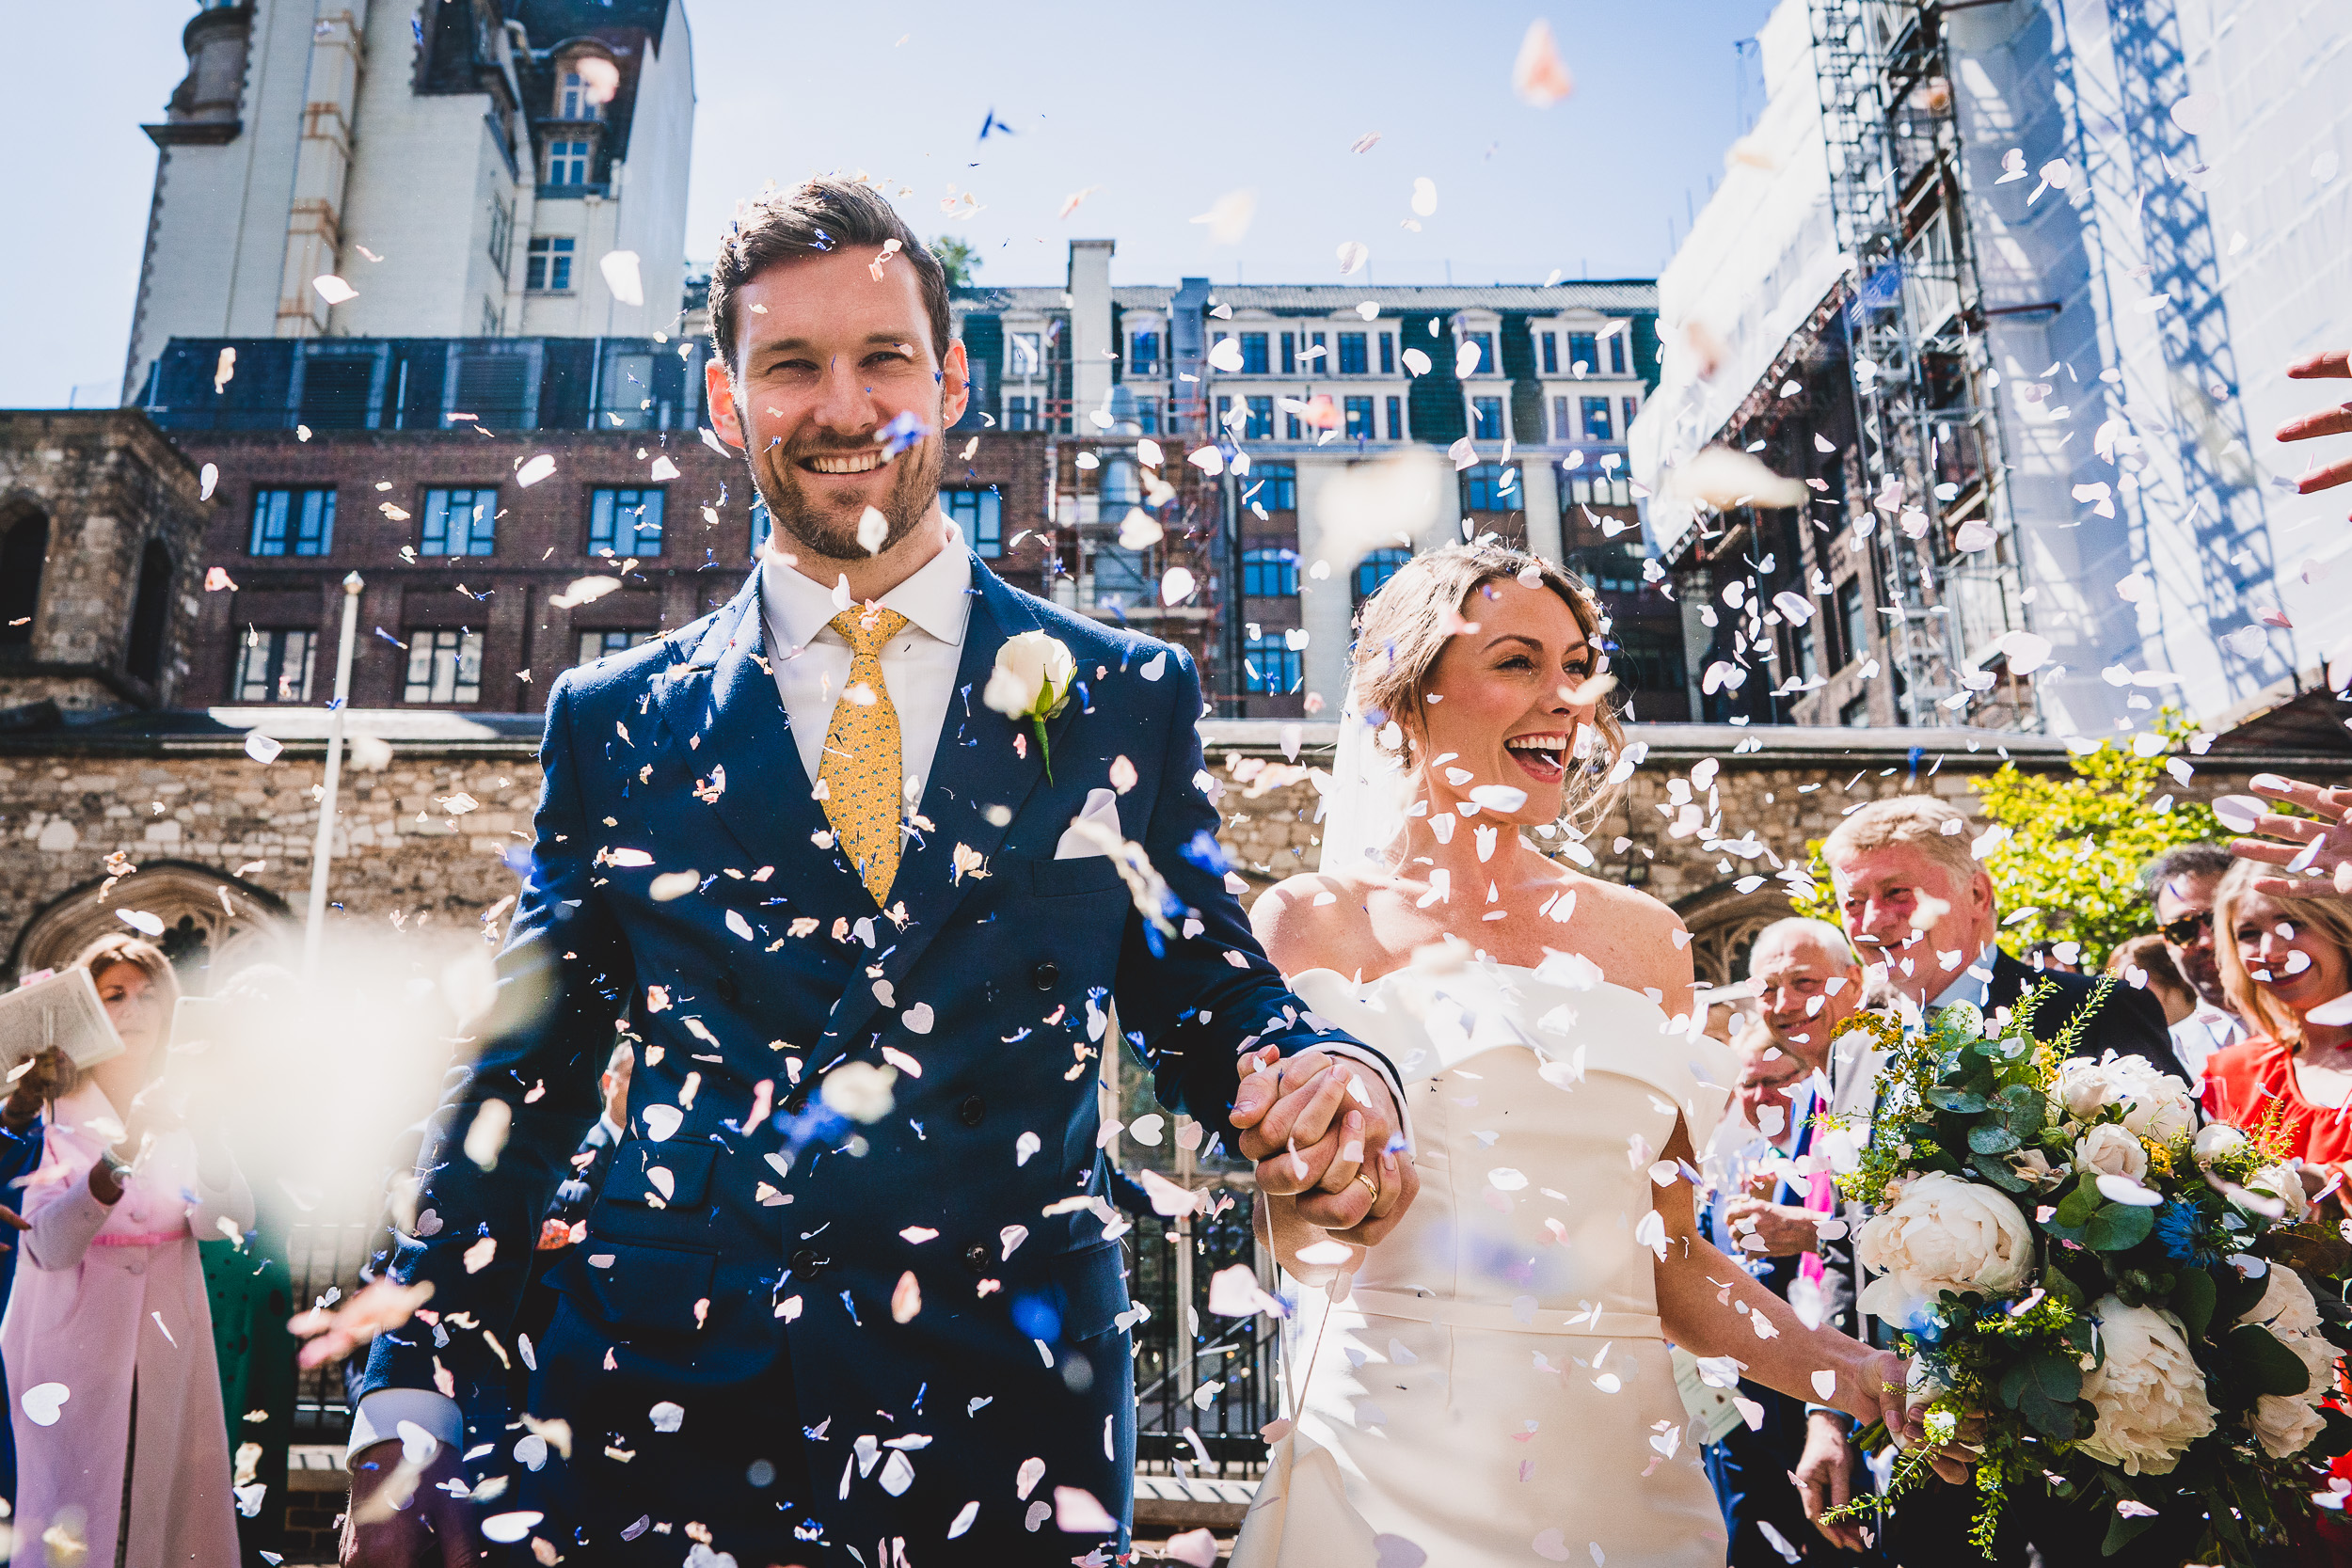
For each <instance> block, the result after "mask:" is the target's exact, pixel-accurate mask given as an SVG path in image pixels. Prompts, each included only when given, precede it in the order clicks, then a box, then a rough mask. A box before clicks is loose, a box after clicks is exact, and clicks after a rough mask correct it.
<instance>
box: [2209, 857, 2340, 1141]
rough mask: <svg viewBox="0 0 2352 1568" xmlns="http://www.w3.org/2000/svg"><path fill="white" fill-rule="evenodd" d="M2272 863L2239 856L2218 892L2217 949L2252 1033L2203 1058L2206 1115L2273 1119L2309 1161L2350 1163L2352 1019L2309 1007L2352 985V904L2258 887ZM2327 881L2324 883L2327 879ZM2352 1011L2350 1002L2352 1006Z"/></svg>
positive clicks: (2250, 1122)
mask: <svg viewBox="0 0 2352 1568" xmlns="http://www.w3.org/2000/svg"><path fill="white" fill-rule="evenodd" d="M2271 875H2273V873H2272V871H2271V868H2270V867H2268V866H2265V865H2257V864H2255V863H2252V862H2250V861H2240V862H2238V863H2237V864H2236V865H2234V866H2233V867H2232V868H2231V869H2230V871H2229V873H2228V875H2226V876H2224V877H2223V878H2222V879H2221V885H2220V887H2218V888H2217V889H2216V890H2215V892H2214V900H2213V935H2214V942H2213V946H2214V956H2215V958H2217V959H2218V960H2219V964H2220V969H2221V984H2222V988H2223V989H2224V990H2227V991H2228V992H2229V993H2230V1000H2231V1002H2232V1003H2233V1004H2234V1005H2235V1006H2236V1008H2237V1014H2238V1017H2240V1018H2242V1019H2244V1020H2245V1021H2246V1022H2247V1026H2248V1028H2249V1029H2250V1030H2251V1031H2252V1037H2250V1038H2249V1039H2247V1040H2246V1041H2244V1042H2243V1043H2241V1044H2238V1045H2233V1046H2231V1047H2230V1048H2228V1049H2227V1050H2224V1051H2217V1052H2216V1053H2214V1054H2213V1056H2212V1057H2211V1058H2210V1059H2209V1060H2208V1061H2207V1062H2206V1064H2205V1110H2206V1112H2207V1114H2208V1115H2210V1116H2213V1117H2217V1118H2219V1119H2221V1120H2223V1121H2228V1122H2233V1123H2234V1124H2236V1125H2237V1126H2239V1127H2243V1128H2246V1129H2247V1130H2248V1131H2249V1132H2251V1131H2253V1130H2255V1129H2258V1128H2265V1127H2269V1128H2275V1129H2276V1131H2277V1132H2278V1133H2279V1134H2280V1136H2281V1137H2282V1138H2283V1139H2284V1141H2285V1143H2286V1148H2287V1152H2289V1153H2291V1154H2296V1155H2299V1156H2300V1157H2301V1158H2302V1159H2303V1160H2304V1161H2305V1162H2306V1163H2307V1164H2314V1165H2325V1166H2330V1167H2334V1168H2336V1169H2345V1168H2346V1167H2348V1166H2352V1020H2347V1021H2346V1022H2318V1021H2315V1020H2313V1019H2312V1016H2311V1015H2312V1012H2313V1011H2314V1010H2318V1009H2321V1008H2326V1011H2324V1012H2323V1013H2322V1014H2321V1016H2322V1018H2329V1019H2332V1018H2333V1017H2334V1016H2335V1014H2336V1012H2337V1009H2335V1008H2329V1007H2326V1005H2327V1004H2328V1003H2331V1002H2335V1001H2337V1000H2339V999H2340V998H2343V997H2344V994H2345V993H2346V992H2347V991H2352V907H2347V906H2346V905H2345V904H2344V901H2343V900H2341V899H2338V898H2334V897H2331V896H2321V897H2316V898H2276V897H2272V896H2271V895H2268V894H2265V893H2257V892H2256V891H2255V890H2254V881H2255V879H2256V878H2258V877H2261V878H2268V877H2270V876H2271ZM2323 885H2324V884H2323ZM2348 1010H2352V1009H2348Z"/></svg>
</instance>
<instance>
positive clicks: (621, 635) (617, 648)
mask: <svg viewBox="0 0 2352 1568" xmlns="http://www.w3.org/2000/svg"><path fill="white" fill-rule="evenodd" d="M654 635H655V634H654V633H652V632H649V631H583V632H581V633H580V663H582V664H594V663H595V662H596V660H598V659H600V658H602V657H605V656H606V655H608V654H625V653H627V652H628V651H629V650H630V649H631V648H634V647H636V646H637V645H638V644H639V643H641V642H650V641H653V639H654ZM414 652H415V650H414V649H413V648H412V649H411V650H410V653H411V656H412V657H413V655H414Z"/></svg>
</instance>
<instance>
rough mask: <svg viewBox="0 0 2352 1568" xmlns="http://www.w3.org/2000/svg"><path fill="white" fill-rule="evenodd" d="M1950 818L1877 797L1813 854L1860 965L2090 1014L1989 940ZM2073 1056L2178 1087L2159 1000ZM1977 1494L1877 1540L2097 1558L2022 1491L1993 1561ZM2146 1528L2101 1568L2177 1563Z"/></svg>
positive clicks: (1927, 988) (1953, 813)
mask: <svg viewBox="0 0 2352 1568" xmlns="http://www.w3.org/2000/svg"><path fill="white" fill-rule="evenodd" d="M1975 836H1976V835H1975V833H1974V832H1972V831H1971V825H1970V823H1969V821H1968V818H1967V817H1966V816H1963V814H1962V813H1961V812H1960V811H1959V810H1957V809H1956V808H1954V807H1953V806H1950V805H1948V804H1947V803H1946V802H1944V801H1942V800H1936V799H1935V798H1933V797H1931V796H1924V795H1899V796H1894V797H1892V798H1889V799H1886V800H1873V801H1871V802H1870V803H1869V804H1867V805H1866V806H1863V807H1862V808H1861V809H1859V810H1857V811H1856V812H1855V813H1854V814H1853V815H1852V816H1849V817H1847V818H1846V819H1845V821H1843V822H1841V823H1840V824H1838V826H1837V828H1836V831H1835V832H1832V833H1831V834H1830V836H1829V837H1828V839H1826V840H1825V841H1824V842H1823V843H1822V845H1821V858H1822V859H1823V860H1824V861H1826V862H1827V863H1828V864H1829V869H1830V879H1831V881H1832V883H1833V884H1834V886H1835V890H1836V895H1837V901H1838V909H1839V912H1840V914H1841V916H1842V917H1843V920H1844V923H1845V928H1846V934H1847V935H1848V936H1849V937H1850V938H1851V939H1852V941H1853V943H1854V946H1855V949H1856V951H1857V952H1859V953H1861V954H1862V955H1863V957H1864V958H1865V961H1866V962H1867V964H1868V966H1869V968H1870V969H1871V970H1873V971H1876V972H1878V973H1882V974H1885V976H1886V978H1887V981H1888V983H1889V984H1890V985H1891V987H1892V988H1893V990H1894V992H1895V996H1896V1000H1897V1003H1898V1005H1899V1006H1900V1007H1901V1008H1902V1009H1903V1010H1904V1011H1906V1012H1908V1013H1911V1014H1917V1013H1920V1012H1922V1011H1929V1012H1931V1011H1932V1010H1933V1009H1935V1008H1937V1007H1944V1006H1952V1005H1953V1004H1955V1003H1961V1002H1966V1003H1970V1004H1972V1005H1974V1006H1977V1007H1979V1008H1980V1009H1982V1010H1983V1011H1984V1012H1985V1013H1987V1014H1988V1015H1997V1014H1999V1013H2001V1012H2003V1011H2005V1010H2007V1009H2009V1008H2012V1007H2014V1006H2016V1005H2017V1004H2018V1003H2019V1002H2020V1001H2022V1000H2023V999H2024V998H2025V997H2026V996H2027V995H2029V994H2033V993H2035V992H2037V991H2043V992H2045V994H2044V995H2043V997H2042V1001H2040V1002H2039V1003H2037V1004H2036V1006H2035V1011H2034V1015H2033V1029H2034V1033H2035V1034H2036V1035H2037V1036H2039V1037H2042V1038H2048V1037H2051V1036H2053V1035H2055V1034H2056V1033H2057V1032H2058V1030H2059V1029H2061V1028H2063V1027H2065V1026H2066V1025H2067V1024H2068V1023H2070V1022H2072V1021H2074V1019H2075V1018H2076V1017H2077V1016H2078V1015H2080V1014H2081V1013H2082V1012H2083V1011H2084V1009H2085V1008H2087V1007H2089V1006H2090V1000H2091V997H2092V994H2093V992H2094V990H2095V988H2096V986H2097V984H2098V982H2096V981H2094V980H2093V979H2092V978H2091V977H2090V976H2089V975H2083V974H2065V973H2062V972H2059V971H2057V970H2034V969H2031V968H2028V967H2027V966H2026V965H2025V964H2023V963H2020V962H2018V961H2017V960H2016V959H2015V958H2010V956H2009V955H2008V954H2006V953H2004V952H2002V951H2001V950H2000V949H1999V948H1998V947H1997V946H1995V945H1994V936H1995V935H1996V934H1997V933H1998V931H1999V930H2000V924H2001V918H2000V909H1999V907H1998V905H1997V903H1996V902H1995V900H1994V894H1993V879H1992V877H1991V876H1990V874H1988V873H1987V872H1986V871H1985V869H1984V867H1983V866H1982V865H1981V864H1979V863H1978V861H1977V859H1976V856H1975V854H1974V853H1973V851H1972V850H1971V849H1970V847H1969V844H1970V841H1971V840H1972V839H1973V838H1974V837H1975ZM2076 1050H2077V1051H2078V1052H2080V1053H2083V1054H2086V1055H2090V1056H2099V1055H2102V1054H2104V1053H2106V1052H2109V1051H2113V1052H2115V1053H2117V1054H2119V1055H2131V1056H2144V1057H2146V1058H2147V1059H2148V1060H2149V1061H2150V1062H2152V1063H2153V1064H2154V1066H2155V1067H2156V1068H2157V1069H2159V1070H2160V1071H2164V1072H2169V1073H2172V1074H2174V1075H2175V1076H2178V1077H2182V1078H2183V1079H2184V1080H2185V1077H2186V1074H2185V1072H2183V1070H2182V1068H2181V1065H2180V1061H2179V1058H2177V1057H2176V1056H2175V1055H2174V1054H2173V1053H2172V1045H2171V1041H2170V1040H2169V1038H2168V1037H2166V1034H2165V1027H2164V1014H2163V1012H2162V1011H2161V1010H2160V1009H2159V1008H2158V1007H2157V1006H2156V1004H2155V1002H2154V1000H2153V998H2151V997H2149V996H2146V995H2144V994H2142V993H2141V992H2139V991H2137V990H2133V989H2132V988H2130V987H2128V986H2122V987H2117V988H2115V989H2114V990H2110V991H2109V992H2108V993H2107V995H2106V999H2105V1000H2104V1001H2102V1002H2101V1003H2100V1004H2099V1005H2098V1007H2097V1009H2096V1010H2095V1011H2092V1012H2091V1013H2090V1016H2089V1017H2088V1018H2087V1019H2086V1020H2084V1029H2083V1034H2082V1036H2081V1038H2080V1040H2079V1042H2078V1043H2077V1046H2076ZM1975 1507H1976V1494H1975V1492H1974V1491H1973V1490H1972V1489H1970V1488H1967V1487H1963V1486H1948V1485H1947V1486H1931V1487H1928V1488H1924V1489H1922V1490H1921V1491H1919V1492H1916V1493H1914V1494H1912V1495H1911V1496H1909V1497H1905V1498H1904V1499H1903V1500H1902V1501H1901V1503H1900V1504H1899V1505H1898V1506H1897V1507H1896V1508H1895V1510H1894V1512H1893V1513H1892V1515H1891V1517H1890V1518H1889V1520H1888V1523H1887V1528H1886V1531H1885V1533H1884V1535H1883V1537H1882V1538H1881V1544H1882V1545H1883V1547H1884V1548H1885V1549H1886V1550H1887V1551H1888V1552H1889V1553H1891V1554H1892V1556H1893V1557H1894V1559H1895V1560H1897V1561H1899V1562H1900V1563H1902V1564H1904V1568H1944V1565H1947V1564H1948V1565H1950V1568H1960V1565H1962V1564H1963V1563H1964V1564H1968V1565H1969V1568H1980V1565H1981V1564H1983V1563H1984V1562H1986V1561H1987V1560H1988V1558H1989V1560H1991V1561H1992V1562H1994V1564H1996V1565H1998V1568H2023V1565H2024V1564H2026V1563H2027V1562H2029V1561H2031V1560H2034V1558H2035V1557H2036V1556H2037V1555H2038V1556H2039V1558H2040V1560H2042V1562H2044V1563H2058V1562H2068V1563H2073V1562H2098V1561H2101V1560H2102V1557H2101V1550H2100V1549H2101V1546H2102V1544H2104V1542H2105V1540H2106V1528H2107V1516H2106V1511H2104V1510H2102V1509H2100V1508H2098V1507H2097V1506H2096V1504H2095V1503H2092V1504H2084V1503H2081V1502H2074V1503H2069V1502H2064V1501H2061V1500H2059V1499H2056V1498H2053V1497H2047V1496H2045V1495H2037V1494H2034V1493H2031V1492H2028V1494H2027V1495H2026V1497H2021V1498H2019V1499H2018V1500H2016V1501H2015V1502H2013V1503H2011V1504H2010V1506H2009V1507H2008V1508H2007V1509H2006V1510H2005V1511H2004V1512H2003V1513H2002V1517H2001V1524H2000V1528H1999V1531H1998V1533H1997V1534H1996V1535H1995V1537H1994V1543H1993V1549H1992V1551H1991V1552H1990V1553H1989V1554H1988V1553H1984V1552H1980V1551H1979V1549H1978V1548H1977V1546H1976V1545H1975V1544H1973V1543H1971V1542H1970V1540H1969V1539H1968V1528H1969V1520H1970V1518H1971V1516H1972V1514H1973V1513H1974V1510H1975ZM2155 1533H2156V1532H2153V1531H2151V1532H2149V1533H2148V1534H2143V1535H2140V1536H2137V1537H2135V1538H2134V1539H2133V1540H2132V1541H2131V1542H2129V1543H2127V1544H2125V1545H2124V1546H2123V1547H2122V1550H2121V1551H2120V1552H2118V1553H2117V1554H2116V1555H2115V1556H2113V1557H2110V1558H2106V1559H2105V1561H2106V1563H2108V1564H2109V1565H2110V1568H2156V1565H2158V1564H2162V1565H2163V1568H2173V1564H2174V1563H2175V1562H2176V1561H2177V1559H2175V1560H2171V1561H2168V1560H2166V1559H2165V1558H2164V1555H2163V1552H2162V1550H2161V1547H2160V1544H2158V1543H2157V1542H2156V1541H2155V1540H2153V1536H2154V1535H2155Z"/></svg>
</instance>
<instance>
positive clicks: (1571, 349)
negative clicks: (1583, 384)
mask: <svg viewBox="0 0 2352 1568" xmlns="http://www.w3.org/2000/svg"><path fill="white" fill-rule="evenodd" d="M1599 342H1600V340H1599V339H1597V338H1596V337H1594V336H1593V335H1592V334H1591V333H1590V332H1571V333H1569V334H1568V369H1569V370H1570V371H1571V372H1574V373H1575V374H1578V375H1590V374H1592V373H1593V372H1594V371H1596V370H1597V369H1598V368H1599V366H1600V349H1599V346H1598V345H1599Z"/></svg>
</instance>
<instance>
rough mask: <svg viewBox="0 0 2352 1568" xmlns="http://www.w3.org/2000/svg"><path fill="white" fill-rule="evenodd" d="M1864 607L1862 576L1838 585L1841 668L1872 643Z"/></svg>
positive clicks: (1839, 663) (1839, 662) (1839, 666)
mask: <svg viewBox="0 0 2352 1568" xmlns="http://www.w3.org/2000/svg"><path fill="white" fill-rule="evenodd" d="M1864 608H1865V607H1864V605H1863V602H1862V579H1861V578H1847V579H1846V580H1845V581H1843V582H1841V583H1839V584H1838V585H1837V636H1838V640H1839V641H1840V642H1842V643H1843V644H1844V645H1843V646H1842V647H1840V648H1839V649H1838V650H1837V652H1838V655H1839V657H1838V660H1837V663H1838V668H1840V669H1843V668H1844V667H1845V666H1847V665H1848V664H1851V663H1852V662H1853V661H1854V660H1855V659H1857V658H1859V657H1862V650H1863V649H1865V648H1867V647H1868V646H1869V645H1870V628H1869V626H1868V625H1867V623H1866V622H1865V621H1864V620H1863V612H1864ZM1840 722H1843V721H1842V720H1841V721H1840Z"/></svg>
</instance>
